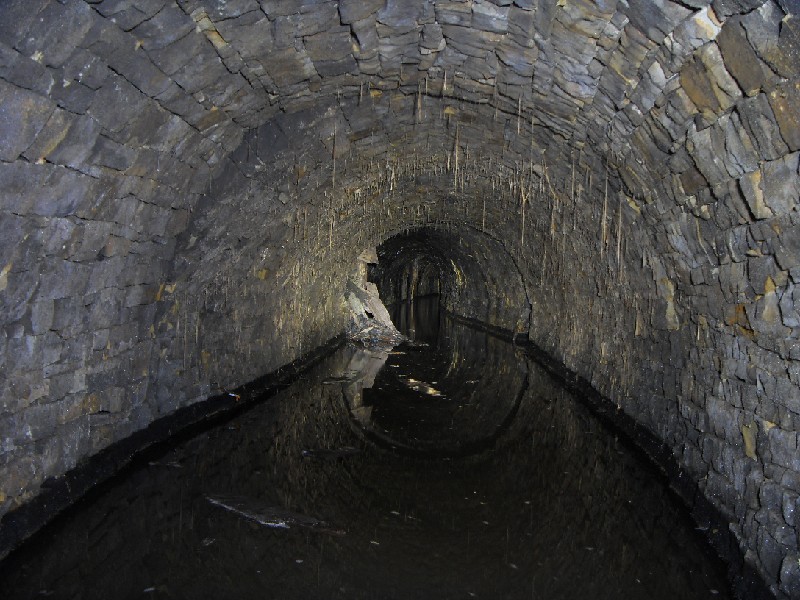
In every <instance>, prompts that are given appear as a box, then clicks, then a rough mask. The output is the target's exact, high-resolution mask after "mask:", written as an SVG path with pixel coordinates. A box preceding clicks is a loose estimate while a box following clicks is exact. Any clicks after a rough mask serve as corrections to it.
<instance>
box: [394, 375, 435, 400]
mask: <svg viewBox="0 0 800 600" xmlns="http://www.w3.org/2000/svg"><path fill="white" fill-rule="evenodd" d="M400 381H402V382H403V383H405V384H406V385H407V386H408V387H409V388H411V389H412V390H414V391H415V392H419V393H421V394H427V395H428V396H436V397H440V396H442V392H440V391H439V390H437V389H436V388H435V387H433V386H432V385H430V384H429V383H425V382H424V381H419V380H417V379H414V378H413V377H401V378H400Z"/></svg>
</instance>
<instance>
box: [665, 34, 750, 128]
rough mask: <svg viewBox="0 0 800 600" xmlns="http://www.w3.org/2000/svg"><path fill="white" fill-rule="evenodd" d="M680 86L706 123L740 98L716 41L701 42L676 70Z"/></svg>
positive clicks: (710, 121)
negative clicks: (679, 69) (680, 67)
mask: <svg viewBox="0 0 800 600" xmlns="http://www.w3.org/2000/svg"><path fill="white" fill-rule="evenodd" d="M680 81H681V86H682V87H683V90H684V91H685V92H686V94H687V95H688V97H689V99H690V100H691V101H692V102H693V103H694V105H695V106H696V107H697V109H698V111H700V113H701V115H702V116H703V118H704V119H705V121H706V124H710V123H712V122H714V121H715V120H716V118H717V117H718V116H719V115H720V114H722V113H723V112H725V111H727V110H728V109H729V108H731V107H732V106H733V105H734V103H735V102H736V101H738V100H739V99H740V98H741V95H742V94H741V91H740V90H739V86H738V85H737V84H736V81H734V79H733V78H732V77H731V76H730V74H729V73H728V72H727V71H726V70H725V67H724V63H723V61H722V56H721V55H720V52H719V48H718V46H717V45H716V44H707V45H706V46H703V47H702V48H701V49H700V50H698V51H697V53H696V54H695V55H694V56H693V57H692V59H691V60H689V61H687V62H686V64H685V66H684V68H683V69H682V70H681V72H680Z"/></svg>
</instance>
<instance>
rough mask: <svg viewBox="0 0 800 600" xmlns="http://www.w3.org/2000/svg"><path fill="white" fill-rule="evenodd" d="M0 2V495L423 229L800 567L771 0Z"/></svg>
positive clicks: (786, 589) (786, 80)
mask: <svg viewBox="0 0 800 600" xmlns="http://www.w3.org/2000/svg"><path fill="white" fill-rule="evenodd" d="M0 17H1V18H0V315H2V317H0V318H2V325H3V326H2V328H0V398H1V400H0V433H1V434H2V435H1V436H0V440H2V441H1V444H2V445H0V514H4V513H7V512H8V511H10V510H12V509H13V508H15V507H17V506H19V505H20V504H23V503H25V502H26V501H28V500H30V499H31V498H32V497H33V496H35V495H36V493H37V490H39V488H40V486H41V484H42V482H43V481H45V479H47V478H48V477H56V476H59V475H62V474H63V473H65V472H66V471H68V470H69V469H70V468H72V467H74V466H75V465H76V464H78V463H79V462H80V461H82V460H83V459H85V458H87V457H88V456H91V455H93V454H95V453H96V452H98V451H99V450H101V449H103V448H105V447H107V446H108V445H109V444H111V443H113V442H115V441H117V440H120V439H122V438H124V437H126V436H128V435H130V434H131V433H133V432H134V431H137V430H139V429H142V428H144V427H146V426H147V425H148V424H149V423H151V422H152V421H153V420H154V419H157V418H158V417H160V416H163V415H167V414H170V413H171V412H173V411H175V410H176V409H177V408H179V407H182V406H185V405H188V404H191V403H194V402H196V401H198V400H201V399H203V398H206V397H207V396H208V395H209V394H212V393H215V392H219V391H224V390H228V389H232V388H234V387H236V386H238V385H240V384H243V383H245V382H247V381H249V380H252V379H254V378H255V377H257V376H259V375H261V374H263V373H265V372H268V371H271V370H273V369H275V368H277V367H279V366H281V365H283V364H286V363H288V362H289V361H291V360H293V359H295V358H297V357H298V356H300V355H302V354H303V353H304V352H306V351H308V350H310V349H312V348H314V347H316V346H318V345H319V344H321V343H322V342H324V341H326V340H328V339H330V338H331V337H333V336H335V335H336V334H338V333H340V332H341V331H343V330H344V328H345V326H346V318H347V314H346V307H345V305H344V301H343V293H344V288H345V282H346V280H347V278H348V277H349V276H350V275H351V274H352V273H353V272H354V270H355V269H356V268H357V257H358V256H359V254H360V253H361V252H362V251H363V250H365V249H368V248H374V247H376V246H378V245H380V244H381V243H382V242H384V241H386V240H387V239H389V238H391V237H392V236H394V235H397V234H404V233H407V232H409V231H415V230H420V229H425V230H428V231H429V232H432V233H430V234H429V238H428V239H436V240H439V242H436V243H440V242H441V240H450V242H448V243H452V244H453V253H452V257H453V258H454V261H455V260H456V259H458V260H461V264H456V262H453V264H452V265H451V267H447V266H446V265H445V266H444V267H442V268H443V269H444V270H445V271H447V269H451V270H450V271H447V272H446V273H443V281H444V280H446V281H449V282H451V284H452V285H450V287H449V288H448V290H449V292H448V293H449V294H450V296H449V298H450V305H451V306H452V307H453V308H454V310H457V311H458V312H464V313H467V314H464V316H467V317H477V318H481V319H485V320H487V321H489V322H490V323H491V324H495V325H499V326H503V327H506V328H510V329H515V330H518V331H520V330H521V331H526V332H527V333H528V335H529V337H530V338H531V339H532V340H533V341H534V342H536V343H537V344H538V345H540V346H541V347H543V348H545V349H546V350H547V351H548V352H550V353H551V354H552V355H554V356H555V357H557V358H558V359H559V360H562V361H563V362H564V363H565V364H566V366H568V367H569V368H571V369H573V370H574V371H575V372H577V373H578V374H579V375H581V376H583V377H585V378H587V379H589V380H590V381H591V382H592V383H593V385H594V386H595V387H596V388H597V390H599V391H600V392H602V393H603V394H604V395H606V396H607V397H609V398H610V399H611V400H612V401H614V402H615V403H617V405H618V406H619V408H620V410H622V411H624V412H625V413H627V414H629V415H631V416H632V417H634V418H635V419H636V420H637V421H638V422H640V423H641V424H642V425H644V426H645V427H647V428H648V429H650V430H651V431H652V432H653V433H655V434H656V435H657V436H658V437H659V438H660V439H662V440H663V441H664V442H665V443H666V444H667V445H668V446H669V447H670V448H671V449H672V451H673V452H674V454H675V456H676V458H677V459H678V461H679V463H680V464H681V466H682V468H684V469H685V471H686V473H687V474H689V475H690V476H691V477H692V478H693V479H694V480H696V481H697V482H698V483H699V485H700V487H701V489H702V491H703V494H704V495H705V496H706V497H707V498H708V499H709V500H710V501H711V502H712V503H713V504H714V505H715V506H717V508H718V509H719V510H721V511H722V512H723V514H725V515H726V516H727V518H728V519H729V523H730V529H731V531H732V533H733V534H734V536H735V537H736V539H737V540H738V542H739V544H740V547H741V550H742V553H743V554H744V556H745V559H746V561H747V562H748V564H750V565H751V566H752V567H754V568H755V569H756V570H757V571H758V572H759V573H760V574H761V576H762V577H763V578H764V579H765V581H766V582H767V583H768V585H770V586H771V588H772V590H773V592H774V593H775V594H776V595H777V596H778V597H781V598H790V597H798V596H799V595H800V549H799V548H798V535H799V534H800V516H798V515H800V447H799V446H800V437H799V433H798V432H800V226H799V225H800V223H798V221H799V220H800V213H799V212H798V206H799V205H800V172H798V169H799V168H800V111H798V106H800V5H798V3H797V2H796V1H795V0H769V1H766V2H764V1H763V0H755V1H751V0H719V1H716V2H710V3H709V2H706V1H704V0H684V1H682V2H671V1H669V0H658V1H650V0H627V1H623V0H619V1H614V0H610V1H604V2H589V1H588V0H559V1H558V2H537V1H533V0H515V1H512V0H465V1H455V0H452V1H434V0H417V1H411V0H407V1H402V0H359V1H356V0H340V1H339V2H329V1H324V0H260V1H259V0H227V1H223V0H144V1H142V0H137V1H133V0H60V1H56V0H9V1H7V2H4V3H3V5H2V7H0ZM442 248H443V246H439V247H438V250H436V251H437V252H438V253H439V256H443V255H444V250H443V249H442ZM434 249H436V248H434ZM459 257H461V258H459ZM465 257H469V259H470V260H467V258H465ZM442 264H443V263H442ZM506 273H507V274H508V276H507V277H506V275H505V274H506ZM501 274H503V276H501ZM461 276H463V278H464V279H463V281H461V283H459V284H458V285H456V284H455V283H453V282H458V281H460V280H459V277H461ZM508 278H518V279H519V281H521V284H520V285H519V286H518V285H517V284H516V283H514V284H513V285H511V286H508V285H506V282H507V281H508ZM476 280H480V281H476ZM516 280H517V279H515V281H516ZM476 283H479V284H480V285H477V286H476V287H471V285H472V284H476ZM471 289H472V290H473V291H472V292H471V291H470V290H471ZM475 289H478V290H480V291H479V292H475V291H474V290H475ZM0 526H1V525H0Z"/></svg>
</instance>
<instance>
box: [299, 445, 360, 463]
mask: <svg viewBox="0 0 800 600" xmlns="http://www.w3.org/2000/svg"><path fill="white" fill-rule="evenodd" d="M302 454H303V456H304V457H305V458H316V459H317V460H338V459H340V458H347V457H348V456H354V455H356V454H361V449H360V448H353V447H352V446H345V447H344V448H312V449H310V450H303V452H302Z"/></svg>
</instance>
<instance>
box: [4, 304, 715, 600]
mask: <svg viewBox="0 0 800 600" xmlns="http://www.w3.org/2000/svg"><path fill="white" fill-rule="evenodd" d="M410 310H411V309H408V312H406V316H405V319H406V320H407V324H406V325H404V324H403V319H402V318H400V317H398V319H397V321H398V323H399V325H401V326H403V327H404V328H405V329H406V331H410V326H409V325H413V327H414V328H415V330H416V331H415V337H414V342H413V343H412V344H408V345H406V346H404V347H403V346H401V347H398V348H396V349H395V350H392V351H387V352H384V353H377V354H375V353H369V352H364V351H361V350H359V349H357V348H343V349H342V350H341V351H339V352H337V353H336V354H334V355H332V356H331V357H329V358H328V359H327V360H326V361H325V362H324V363H322V364H320V365H318V366H317V367H315V368H314V369H312V370H311V371H309V372H307V373H306V374H305V375H304V376H303V377H302V379H301V380H300V381H298V382H296V383H295V384H293V385H292V386H290V387H289V388H287V389H286V390H284V391H283V392H281V393H280V394H279V395H278V396H275V397H273V398H271V399H270V400H268V401H266V402H264V403H262V404H260V405H258V406H256V407H255V408H253V409H252V410H250V411H248V412H247V413H245V414H243V415H241V416H238V417H236V418H234V419H232V420H231V421H229V422H228V423H226V424H224V425H222V426H219V427H217V428H215V429H212V430H209V431H207V432H205V433H203V434H201V435H199V436H197V437H195V438H193V439H192V440H190V441H188V442H185V443H182V444H180V445H178V446H176V447H175V448H173V449H172V450H170V451H169V452H168V453H166V454H165V455H164V456H162V457H160V458H158V459H157V460H154V461H152V462H151V463H150V464H146V465H143V466H142V467H141V468H139V469H138V470H136V471H134V472H133V473H131V474H130V475H129V476H128V477H127V478H126V479H125V480H123V481H120V482H118V483H117V484H116V485H115V486H113V487H111V488H109V489H107V490H105V491H104V492H103V493H102V494H100V495H98V496H97V497H95V498H93V499H92V501H91V502H88V501H87V502H85V503H83V506H81V507H80V510H76V511H73V512H72V513H71V514H70V515H68V517H66V518H63V519H60V520H59V521H58V522H57V523H56V524H55V525H54V526H53V527H50V528H48V529H47V530H46V531H45V532H43V534H42V535H40V536H38V537H37V538H36V540H35V543H34V544H30V545H28V546H27V547H25V548H23V550H22V551H20V552H18V553H17V554H15V555H12V557H10V559H9V560H7V561H6V562H5V563H4V564H3V565H2V566H1V567H0V590H2V591H3V597H4V598H32V597H39V594H40V593H44V594H46V595H49V596H50V597H53V598H78V597H79V598H138V597H145V598H210V597H214V598H231V597H238V598H397V599H401V598H402V599H407V598H425V599H428V598H471V597H478V598H481V597H482V598H546V599H558V598H565V599H566V598H570V599H572V598H577V597H591V598H614V599H620V598H664V599H669V600H674V599H676V598H681V599H688V598H708V597H709V596H712V595H713V596H714V597H717V598H726V597H728V596H727V591H726V589H727V587H726V584H725V582H724V580H723V579H722V576H721V574H720V573H721V571H720V567H719V565H718V564H716V563H715V562H714V561H712V560H711V559H710V558H709V557H708V555H707V553H706V549H705V546H704V545H703V544H702V543H701V541H700V540H699V538H698V537H697V535H696V532H695V531H694V530H693V529H692V526H691V524H690V523H689V522H688V521H687V520H686V519H685V518H684V515H683V513H682V512H681V511H680V510H679V509H678V508H676V506H675V505H674V503H673V500H672V497H671V496H670V494H669V493H668V491H667V490H666V488H665V487H664V486H663V485H662V482H661V481H660V480H659V478H657V477H654V476H653V474H652V473H651V472H650V470H649V469H648V468H647V467H646V466H645V465H642V464H641V463H640V461H639V459H638V458H637V457H636V456H635V455H632V454H630V453H629V452H627V451H626V449H625V448H624V446H623V445H622V444H620V443H619V442H618V441H617V440H616V439H615V437H614V436H613V435H612V434H610V433H608V432H607V431H605V430H604V428H603V427H602V426H601V425H600V424H598V423H597V421H595V420H594V418H593V417H592V416H591V415H590V414H589V413H588V412H587V411H586V410H585V409H584V407H583V406H582V405H581V404H580V403H577V402H576V401H575V400H574V399H572V398H571V397H570V396H569V394H567V393H566V392H565V391H564V390H562V389H561V388H560V387H558V386H556V385H555V384H554V383H553V382H552V381H551V380H550V378H549V377H548V376H547V375H546V374H545V373H544V372H543V371H542V370H541V369H540V368H539V367H538V366H537V365H536V364H535V363H533V362H530V361H529V360H528V359H526V358H525V357H524V356H521V355H519V354H518V353H515V350H514V348H513V347H512V346H510V345H509V344H506V343H505V342H503V341H502V340H499V339H497V338H494V337H492V336H489V335H487V334H485V333H481V332H476V331H474V330H472V329H470V328H468V327H466V326H464V325H461V324H457V323H453V322H452V321H450V320H449V319H446V318H444V317H440V316H439V314H438V311H437V310H436V307H435V305H432V306H428V307H420V306H417V307H416V308H414V310H415V313H414V314H413V315H410ZM425 311H427V316H424V315H423V313H425ZM426 321H427V324H425V322H426ZM410 379H413V380H414V381H416V382H420V383H424V384H427V385H428V386H430V387H431V388H434V389H435V390H436V391H437V392H439V394H440V395H435V394H431V393H429V390H427V389H426V388H424V387H422V386H414V385H413V384H412V385H409V384H408V382H409V380H410ZM426 390H427V391H426ZM209 497H211V498H216V499H217V500H220V499H223V500H225V501H227V502H228V505H229V507H231V506H232V507H234V508H235V509H238V511H239V512H237V511H236V510H228V509H226V508H225V507H221V506H220V505H219V503H216V504H215V503H212V502H210V501H209V500H208V498H209ZM281 511H283V512H281ZM242 513H252V514H254V515H256V517H258V516H259V515H260V516H261V517H264V518H265V519H267V520H268V519H280V518H284V520H285V519H286V517H287V515H289V517H288V518H289V521H288V522H287V523H286V525H287V526H286V527H279V526H278V527H275V526H266V525H265V524H264V523H261V522H259V521H258V518H252V517H248V516H247V515H246V514H242ZM292 519H294V521H292ZM320 523H321V524H322V525H319V524H320ZM342 533H344V535H341V534H342Z"/></svg>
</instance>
